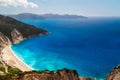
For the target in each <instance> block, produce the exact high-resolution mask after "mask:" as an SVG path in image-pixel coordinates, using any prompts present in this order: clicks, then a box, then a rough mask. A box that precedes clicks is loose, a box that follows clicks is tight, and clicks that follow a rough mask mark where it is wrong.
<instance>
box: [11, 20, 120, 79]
mask: <svg viewBox="0 0 120 80" xmlns="http://www.w3.org/2000/svg"><path fill="white" fill-rule="evenodd" d="M20 21H22V22H25V23H28V24H32V25H35V26H36V27H38V28H44V29H46V30H48V31H49V32H51V34H48V35H44V36H39V37H34V38H30V39H27V40H25V41H22V42H21V43H19V44H16V45H13V46H12V49H13V51H14V52H15V53H16V54H17V55H18V56H19V57H20V58H21V59H22V60H23V61H24V62H26V63H27V64H28V65H29V66H31V67H32V68H33V69H36V70H58V69H63V68H69V69H75V70H77V71H78V73H79V75H80V76H91V77H97V78H99V80H100V78H104V77H105V76H106V74H108V73H109V72H110V71H111V70H112V69H113V68H114V67H115V66H117V65H118V64H120V18H88V19H41V20H34V19H31V20H20ZM97 80H98V79H97Z"/></svg>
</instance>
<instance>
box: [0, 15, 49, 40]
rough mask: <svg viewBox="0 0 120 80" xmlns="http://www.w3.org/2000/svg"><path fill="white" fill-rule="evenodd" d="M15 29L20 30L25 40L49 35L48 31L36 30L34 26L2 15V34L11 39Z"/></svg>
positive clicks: (0, 16)
mask: <svg viewBox="0 0 120 80" xmlns="http://www.w3.org/2000/svg"><path fill="white" fill-rule="evenodd" d="M13 29H16V30H18V31H19V32H20V33H21V34H22V35H23V38H28V37H30V36H35V35H40V34H46V33H48V31H46V30H43V29H40V28H36V27H35V26H33V25H28V24H25V23H22V22H20V21H17V20H16V19H13V18H11V17H8V16H2V15H0V32H2V33H3V34H5V35H6V36H8V37H9V38H10V39H11V35H10V33H11V32H12V30H13Z"/></svg>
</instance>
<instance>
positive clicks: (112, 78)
mask: <svg viewBox="0 0 120 80" xmlns="http://www.w3.org/2000/svg"><path fill="white" fill-rule="evenodd" d="M106 80H120V65H118V66H117V67H115V68H114V69H113V70H112V71H111V72H110V73H109V74H108V75H107V77H106Z"/></svg>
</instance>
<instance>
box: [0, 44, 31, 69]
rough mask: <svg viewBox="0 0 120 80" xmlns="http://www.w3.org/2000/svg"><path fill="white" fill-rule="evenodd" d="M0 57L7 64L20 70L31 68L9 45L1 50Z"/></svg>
mask: <svg viewBox="0 0 120 80" xmlns="http://www.w3.org/2000/svg"><path fill="white" fill-rule="evenodd" d="M1 52H2V59H3V61H4V62H5V63H7V64H8V65H10V66H12V67H15V68H18V69H20V70H21V71H32V70H33V69H32V68H31V67H30V66H28V65H27V64H26V63H25V62H23V61H22V60H21V59H20V58H19V57H18V56H17V55H16V54H15V52H14V51H13V50H12V49H11V46H6V47H5V48H4V49H3V50H2V51H1Z"/></svg>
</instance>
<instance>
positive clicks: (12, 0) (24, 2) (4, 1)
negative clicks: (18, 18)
mask: <svg viewBox="0 0 120 80" xmlns="http://www.w3.org/2000/svg"><path fill="white" fill-rule="evenodd" d="M0 6H6V7H7V6H13V7H16V6H21V7H32V8H34V7H38V5H37V4H35V3H33V2H29V1H28V0H0Z"/></svg>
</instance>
